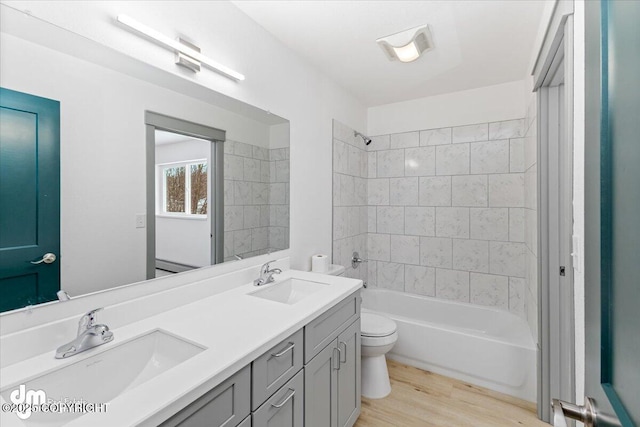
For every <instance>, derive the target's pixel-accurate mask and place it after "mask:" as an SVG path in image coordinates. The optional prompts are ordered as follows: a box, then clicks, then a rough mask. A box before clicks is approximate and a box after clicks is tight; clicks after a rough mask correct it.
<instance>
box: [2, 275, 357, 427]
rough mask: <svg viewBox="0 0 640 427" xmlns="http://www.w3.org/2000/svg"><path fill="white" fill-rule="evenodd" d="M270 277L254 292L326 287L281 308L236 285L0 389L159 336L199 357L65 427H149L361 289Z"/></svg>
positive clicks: (8, 375) (35, 368)
mask: <svg viewBox="0 0 640 427" xmlns="http://www.w3.org/2000/svg"><path fill="white" fill-rule="evenodd" d="M274 277H276V282H274V283H273V284H269V285H265V286H263V287H262V288H267V287H270V286H272V285H275V284H277V283H279V282H281V281H283V280H285V279H287V278H291V277H293V278H299V279H304V280H309V281H314V282H323V283H326V284H328V285H330V286H327V287H326V289H322V290H321V291H319V292H317V293H314V294H313V295H312V296H310V297H308V298H305V299H303V300H301V301H299V302H297V303H295V304H292V305H288V304H283V303H279V302H274V301H270V300H266V299H262V298H256V297H253V296H250V295H247V294H248V293H251V292H254V291H256V289H257V288H256V287H254V286H253V284H251V283H249V284H246V285H242V286H239V287H237V288H234V289H232V290H229V291H226V292H223V293H220V294H216V295H213V296H211V297H208V298H204V299H202V300H200V301H196V302H192V303H190V304H187V305H183V306H180V307H177V308H174V309H172V310H170V311H167V312H164V313H161V314H158V315H154V316H151V317H148V318H146V319H143V320H141V321H138V322H135V323H131V324H128V325H126V326H123V327H120V328H117V329H114V330H113V333H114V337H115V339H114V340H113V341H112V342H110V343H108V344H105V345H102V346H100V347H96V348H94V349H91V350H88V351H86V352H84V353H81V354H79V355H77V356H73V357H71V358H69V359H63V360H59V359H55V358H54V351H55V349H51V351H49V352H47V353H44V354H41V355H38V356H36V357H32V358H30V359H27V360H24V361H21V362H19V363H16V364H13V365H10V366H7V367H6V368H4V369H2V370H0V378H1V379H2V388H3V389H5V388H6V387H7V385H14V384H21V383H24V382H25V381H26V380H28V379H32V378H34V377H37V376H40V375H43V374H46V373H48V372H50V371H52V370H55V369H58V368H61V367H64V366H65V365H67V364H70V363H74V362H77V361H78V360H82V359H84V358H88V357H91V356H93V355H95V354H96V353H99V352H102V351H105V350H108V349H109V348H111V347H113V346H114V345H117V344H118V343H119V342H123V341H125V340H129V339H131V338H134V337H136V336H139V335H142V334H145V333H147V332H149V331H152V330H155V329H163V330H165V331H167V332H170V333H172V334H175V335H177V336H179V337H182V338H184V339H186V340H190V341H193V342H195V343H197V344H199V345H201V346H204V347H206V348H207V349H206V350H204V351H203V352H201V353H199V354H197V355H196V356H194V357H192V358H190V359H188V360H186V361H185V362H183V363H181V364H179V365H177V366H175V367H174V368H172V369H169V370H168V371H166V372H164V373H162V374H160V375H158V376H157V377H155V378H152V379H151V380H149V381H147V382H146V383H143V384H141V385H139V386H138V387H136V388H133V389H132V390H129V391H127V392H125V393H123V394H121V395H120V396H118V397H117V398H115V399H113V400H112V401H111V402H109V405H108V410H107V412H106V413H96V414H87V415H84V416H82V417H79V418H77V419H75V420H74V421H73V422H71V423H69V424H67V425H68V426H75V427H80V426H87V425H91V426H93V427H100V426H105V427H113V426H133V425H157V424H158V423H159V422H161V421H163V420H165V419H167V418H168V417H169V416H170V415H172V414H174V413H176V412H178V411H179V410H180V409H182V408H184V407H185V406H187V405H188V404H189V403H190V402H192V401H193V400H195V399H196V398H197V397H199V396H200V395H202V394H204V393H205V392H207V391H209V390H210V389H212V388H213V387H215V386H216V385H218V384H220V383H221V382H222V381H224V380H225V379H227V378H229V377H230V376H231V375H232V374H234V373H235V372H237V371H238V370H240V369H241V368H242V367H244V366H246V365H247V364H249V363H251V361H253V360H254V359H255V358H257V357H258V356H260V355H261V354H262V353H264V352H265V351H267V350H268V349H269V348H271V347H272V346H274V345H276V344H277V343H278V342H279V341H281V340H283V339H285V338H286V337H287V336H289V335H291V334H292V333H293V332H295V331H297V330H298V329H300V328H302V327H303V326H304V325H306V324H307V323H309V322H310V321H311V320H313V319H314V318H316V317H317V316H318V315H320V314H322V313H323V312H324V311H326V310H327V309H329V308H330V307H332V306H333V305H335V304H336V303H338V302H339V301H341V300H342V299H344V298H345V297H347V296H348V295H350V294H351V293H353V292H355V291H356V290H357V289H359V288H360V287H361V286H362V281H360V280H355V279H347V278H343V277H335V276H327V275H321V274H316V273H307V272H302V271H296V270H289V271H285V272H284V273H282V274H280V275H278V276H274ZM70 338H73V337H70ZM60 344H63V343H60ZM123 363H126V361H123ZM106 376H107V377H108V373H107V375H106ZM96 386H98V387H99V384H97V385H96ZM45 392H46V390H45ZM0 400H2V399H0ZM2 403H4V400H2ZM94 403H103V402H94ZM0 421H1V422H0V424H2V426H3V427H5V426H7V427H8V426H13V425H16V426H25V425H29V424H27V423H23V422H22V421H20V420H19V419H18V418H17V417H16V415H15V414H12V413H4V412H3V413H2V414H1V418H0Z"/></svg>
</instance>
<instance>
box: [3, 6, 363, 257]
mask: <svg viewBox="0 0 640 427" xmlns="http://www.w3.org/2000/svg"><path fill="white" fill-rule="evenodd" d="M4 3H6V4H9V5H11V6H14V7H17V8H19V9H23V10H24V9H29V10H30V13H31V14H32V15H33V16H36V17H38V18H41V19H44V20H46V21H49V22H52V23H54V24H56V25H58V26H60V27H62V28H66V29H69V30H70V31H73V32H75V33H78V34H80V35H82V36H83V37H86V38H89V39H92V40H95V41H98V42H100V43H102V44H104V45H107V46H110V47H111V48H113V49H115V50H117V51H120V52H123V53H126V54H128V55H131V56H135V57H138V58H139V59H140V60H142V61H144V62H146V63H149V64H152V65H154V66H156V67H158V68H160V69H163V70H166V71H168V72H170V73H172V74H175V75H179V76H182V77H184V78H188V79H192V80H195V81H197V82H198V83H200V84H202V85H204V86H206V87H208V88H211V89H214V90H216V91H218V92H221V93H223V94H225V95H228V96H231V97H233V98H236V99H239V100H241V101H244V102H247V103H249V104H252V105H255V106H258V107H260V108H262V109H265V110H267V111H271V112H273V113H275V114H277V115H279V116H282V117H285V118H287V119H289V120H290V121H291V265H292V267H293V268H300V269H307V268H309V267H310V259H309V257H310V256H311V255H312V254H313V253H318V252H322V253H330V251H331V186H330V185H327V183H328V182H331V160H332V155H331V132H332V126H331V124H332V122H331V120H332V119H333V118H336V119H338V120H340V121H342V122H344V123H347V124H349V125H350V126H352V127H354V128H357V129H365V128H366V111H365V109H364V107H363V106H362V105H361V104H360V103H359V102H358V101H357V100H356V99H355V98H353V97H352V96H351V95H349V94H347V93H346V92H345V91H344V90H342V89H341V88H340V87H339V86H337V85H336V84H335V83H334V82H332V81H331V80H329V79H328V78H327V77H325V76H324V75H322V74H321V73H320V72H318V71H317V70H316V69H314V68H313V67H311V66H310V65H309V64H307V63H306V62H304V61H303V60H302V59H301V58H299V57H298V56H297V55H295V54H294V53H292V52H291V51H290V50H289V49H288V48H286V47H285V46H284V45H282V44H281V43H280V42H279V41H277V40H276V39H275V38H274V37H273V36H272V35H271V34H269V33H268V32H267V31H266V30H264V29H263V28H262V27H260V26H259V25H258V24H256V23H255V22H254V21H253V20H252V19H250V18H249V17H248V16H247V15H245V14H244V13H242V12H241V11H240V10H239V9H238V8H236V7H235V6H233V5H232V4H231V3H228V2H190V3H188V5H189V7H186V6H185V3H184V2H177V1H166V2H153V3H149V2H124V1H109V2H39V1H26V2H18V1H5V2H4ZM121 13H124V14H128V15H130V16H132V17H134V18H137V19H139V20H140V21H143V22H144V23H145V24H146V25H149V26H151V27H153V28H154V29H156V30H158V31H160V32H162V33H164V34H165V35H167V36H169V37H173V36H176V35H178V34H180V35H184V36H187V37H188V38H190V39H191V40H192V41H194V42H197V44H198V45H199V46H200V48H201V49H202V52H203V53H204V54H205V55H208V56H211V57H213V58H215V59H216V60H218V61H219V62H222V63H224V64H226V65H228V66H229V67H231V68H234V69H236V70H238V71H240V72H242V73H244V74H245V75H246V80H245V81H243V82H241V83H236V82H233V81H231V80H229V79H227V78H224V77H221V76H220V75H218V74H216V73H214V72H212V71H211V70H208V69H204V70H203V71H202V72H200V73H199V74H196V75H193V74H191V73H186V72H184V71H183V70H181V69H179V68H178V67H177V66H175V65H174V54H173V52H170V51H168V50H165V49H163V48H161V47H159V46H157V45H155V44H153V43H151V42H150V41H149V40H147V39H144V38H142V37H139V36H137V35H134V34H132V33H130V32H129V31H127V30H125V29H124V28H122V27H121V26H118V25H116V23H115V17H116V16H117V15H118V14H121ZM3 56H4V52H3ZM3 62H6V61H3ZM27 68H29V67H27ZM172 110H174V109H172ZM309 194H313V197H311V198H310V197H309Z"/></svg>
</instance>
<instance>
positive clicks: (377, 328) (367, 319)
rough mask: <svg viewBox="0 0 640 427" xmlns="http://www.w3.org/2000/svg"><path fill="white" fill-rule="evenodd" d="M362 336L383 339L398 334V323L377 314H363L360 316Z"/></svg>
mask: <svg viewBox="0 0 640 427" xmlns="http://www.w3.org/2000/svg"><path fill="white" fill-rule="evenodd" d="M360 322H361V323H360V331H361V332H360V335H361V336H362V337H369V338H382V337H388V336H391V335H393V334H394V333H395V332H396V329H397V327H396V322H394V321H393V320H391V319H389V318H388V317H385V316H381V315H379V314H375V313H362V314H361V316H360Z"/></svg>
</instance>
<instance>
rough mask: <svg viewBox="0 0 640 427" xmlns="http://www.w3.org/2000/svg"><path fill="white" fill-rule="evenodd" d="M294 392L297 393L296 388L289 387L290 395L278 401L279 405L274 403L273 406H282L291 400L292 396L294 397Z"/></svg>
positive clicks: (278, 407) (277, 407)
mask: <svg viewBox="0 0 640 427" xmlns="http://www.w3.org/2000/svg"><path fill="white" fill-rule="evenodd" d="M294 394H296V391H295V390H294V389H292V388H290V389H289V395H288V396H287V397H285V398H284V400H283V401H282V402H280V403H278V404H277V405H276V404H274V403H272V404H271V406H273V407H274V408H276V409H280V408H282V407H283V406H284V405H285V404H286V403H287V402H288V401H289V400H291V398H292V397H293V395H294Z"/></svg>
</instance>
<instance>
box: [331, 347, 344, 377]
mask: <svg viewBox="0 0 640 427" xmlns="http://www.w3.org/2000/svg"><path fill="white" fill-rule="evenodd" d="M336 350H338V357H337V358H336V357H335V354H336ZM333 359H335V360H337V361H338V367H337V368H336V367H334V368H333V369H335V370H336V371H339V370H340V361H341V360H342V350H340V346H338V347H334V348H333Z"/></svg>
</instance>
